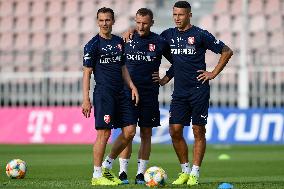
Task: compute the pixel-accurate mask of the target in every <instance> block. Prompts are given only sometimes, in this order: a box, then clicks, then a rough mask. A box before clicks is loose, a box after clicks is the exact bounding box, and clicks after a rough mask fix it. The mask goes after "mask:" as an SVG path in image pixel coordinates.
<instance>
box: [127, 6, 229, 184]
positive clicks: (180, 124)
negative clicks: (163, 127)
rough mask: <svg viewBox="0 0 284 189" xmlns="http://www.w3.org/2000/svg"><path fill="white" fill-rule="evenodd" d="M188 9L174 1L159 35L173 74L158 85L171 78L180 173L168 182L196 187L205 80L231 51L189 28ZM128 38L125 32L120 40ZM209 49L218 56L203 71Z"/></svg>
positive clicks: (205, 107)
mask: <svg viewBox="0 0 284 189" xmlns="http://www.w3.org/2000/svg"><path fill="white" fill-rule="evenodd" d="M191 17H192V13H191V6H190V4H189V3H188V2H187V1H178V2H176V3H175V5H174V7H173V19H174V22H175V24H176V27H175V28H169V29H167V30H165V31H164V32H162V34H161V36H162V37H164V38H165V39H166V40H167V41H168V43H169V44H170V47H171V55H172V59H173V68H174V72H171V73H173V74H167V75H166V76H164V77H163V78H162V79H160V81H159V82H160V85H164V84H166V83H167V82H168V81H169V80H170V79H171V78H172V77H173V76H174V77H175V82H174V92H173V95H172V101H171V106H170V120H169V123H170V128H169V132H170V135H171V138H172V143H173V147H174V149H175V152H176V154H177V157H178V159H179V162H180V165H181V169H182V172H181V173H180V174H179V177H178V178H177V179H176V180H175V181H174V182H173V183H172V184H175V185H180V184H188V185H190V186H193V185H198V184H199V181H198V180H199V169H200V166H201V163H202V160H203V157H204V154H205V149H206V138H205V133H206V129H205V125H206V123H207V116H208V108H209V98H210V86H209V80H211V79H214V78H215V77H216V76H217V75H218V74H219V73H220V72H221V71H222V70H223V68H224V67H225V66H226V64H227V63H228V61H229V59H230V58H231V56H232V55H233V51H232V50H231V49H230V48H229V47H228V46H226V45H225V44H224V43H223V42H222V41H220V40H217V39H216V38H215V37H214V36H213V35H212V34H211V33H209V32H208V31H206V30H203V29H201V28H199V27H196V26H194V25H191V23H190V18H191ZM129 37H130V38H131V34H130V33H129V32H128V33H126V34H125V35H124V38H126V39H127V38H129ZM207 49H209V50H211V51H213V52H214V53H216V54H221V56H220V59H219V62H218V64H217V65H216V67H215V68H214V69H213V71H211V72H209V71H206V64H205V53H206V50H207ZM190 122H191V123H192V129H193V134H194V146H193V162H192V164H193V165H192V168H190V164H189V160H188V147H187V144H186V141H185V139H184V137H183V128H184V126H188V125H190Z"/></svg>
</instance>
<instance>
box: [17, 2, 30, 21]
mask: <svg viewBox="0 0 284 189" xmlns="http://www.w3.org/2000/svg"><path fill="white" fill-rule="evenodd" d="M14 3H15V4H14V5H15V12H14V16H17V17H18V16H27V15H28V14H29V8H30V7H29V6H30V3H29V1H28V0H15V1H14Z"/></svg>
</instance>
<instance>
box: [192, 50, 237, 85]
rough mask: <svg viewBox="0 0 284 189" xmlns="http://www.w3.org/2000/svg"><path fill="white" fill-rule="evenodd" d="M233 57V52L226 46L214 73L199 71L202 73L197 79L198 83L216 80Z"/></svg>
mask: <svg viewBox="0 0 284 189" xmlns="http://www.w3.org/2000/svg"><path fill="white" fill-rule="evenodd" d="M232 55H233V51H232V50H231V49H230V48H229V47H228V46H226V45H225V46H224V47H223V49H222V53H221V56H220V59H219V62H218V64H217V65H216V67H215V68H214V70H213V71H212V72H207V71H205V70H198V71H197V72H199V73H201V74H199V75H198V77H197V79H198V81H202V80H203V82H202V83H204V82H205V81H207V80H211V79H214V78H215V77H216V76H217V75H218V74H219V73H220V72H221V71H222V70H223V69H224V67H225V66H226V64H227V63H228V62H229V60H230V58H231V56H232Z"/></svg>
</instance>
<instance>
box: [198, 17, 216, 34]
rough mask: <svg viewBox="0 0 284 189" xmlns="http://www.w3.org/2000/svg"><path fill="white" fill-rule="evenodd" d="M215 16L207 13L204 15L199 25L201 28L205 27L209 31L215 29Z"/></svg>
mask: <svg viewBox="0 0 284 189" xmlns="http://www.w3.org/2000/svg"><path fill="white" fill-rule="evenodd" d="M214 22H215V21H214V18H213V16H212V15H206V16H203V17H202V18H201V19H200V21H199V24H198V25H199V26H200V27H201V28H204V29H206V30H208V31H212V32H213V30H215V24H214Z"/></svg>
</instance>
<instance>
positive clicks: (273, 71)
mask: <svg viewBox="0 0 284 189" xmlns="http://www.w3.org/2000/svg"><path fill="white" fill-rule="evenodd" d="M161 72H165V68H163V69H162V70H161ZM248 72H249V74H248V75H249V94H248V96H247V98H248V100H249V105H250V107H283V106H284V95H283V94H284V77H283V76H284V67H283V66H265V67H260V66H250V67H249V68H248ZM238 75H239V74H238V67H237V66H234V67H232V66H230V67H228V68H226V69H224V70H223V72H222V73H221V74H220V75H219V76H218V77H216V78H215V79H214V80H212V81H211V84H210V85H211V106H215V107H221V106H223V107H224V106H226V107H238V98H239V88H240V87H242V85H241V84H239V83H238V79H239V78H238ZM173 82H174V81H171V82H170V83H169V84H167V85H166V86H164V87H160V95H159V99H160V104H161V106H167V105H169V103H170V101H171V94H172V91H173ZM92 86H94V83H93V82H92ZM92 88H93V87H91V91H90V96H91V97H92V90H93V89H92ZM81 100H82V72H30V73H20V72H18V73H3V72H2V73H1V74H0V103H1V106H78V105H80V104H81Z"/></svg>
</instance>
